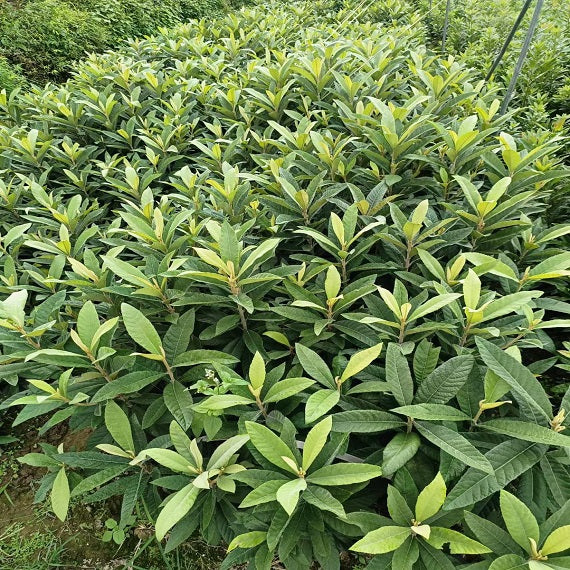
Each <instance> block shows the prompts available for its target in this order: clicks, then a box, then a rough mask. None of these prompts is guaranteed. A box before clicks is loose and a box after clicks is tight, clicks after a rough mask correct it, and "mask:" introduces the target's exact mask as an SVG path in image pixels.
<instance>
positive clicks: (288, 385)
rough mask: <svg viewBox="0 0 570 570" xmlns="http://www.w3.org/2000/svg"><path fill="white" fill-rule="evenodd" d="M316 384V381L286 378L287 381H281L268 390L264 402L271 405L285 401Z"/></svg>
mask: <svg viewBox="0 0 570 570" xmlns="http://www.w3.org/2000/svg"><path fill="white" fill-rule="evenodd" d="M314 383H315V381H314V380H310V379H309V378H285V380H281V382H277V384H273V386H271V388H269V390H267V394H265V397H264V398H263V402H264V403H266V404H270V403H271V402H280V401H281V400H285V399H286V398H290V397H291V396H294V395H295V394H298V393H299V392H302V391H303V390H305V389H306V388H308V387H309V386H312V385H313V384H314Z"/></svg>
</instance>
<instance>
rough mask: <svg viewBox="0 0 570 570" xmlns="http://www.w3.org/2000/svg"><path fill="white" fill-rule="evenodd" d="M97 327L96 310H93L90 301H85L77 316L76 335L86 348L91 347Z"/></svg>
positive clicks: (97, 317)
mask: <svg viewBox="0 0 570 570" xmlns="http://www.w3.org/2000/svg"><path fill="white" fill-rule="evenodd" d="M99 326H100V323H99V316H98V315H97V309H95V305H94V304H93V303H92V302H91V301H87V302H86V303H84V305H83V306H82V307H81V310H80V311H79V314H78V315H77V333H78V334H79V338H80V339H81V340H82V341H83V343H84V344H85V345H87V346H88V347H90V346H91V342H92V341H93V337H94V336H95V333H96V332H97V330H98V329H99Z"/></svg>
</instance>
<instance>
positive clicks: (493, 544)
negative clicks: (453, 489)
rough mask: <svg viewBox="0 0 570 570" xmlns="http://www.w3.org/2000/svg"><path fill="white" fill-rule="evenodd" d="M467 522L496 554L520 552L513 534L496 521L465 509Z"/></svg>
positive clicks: (478, 538) (479, 538)
mask: <svg viewBox="0 0 570 570" xmlns="http://www.w3.org/2000/svg"><path fill="white" fill-rule="evenodd" d="M465 522H466V523H467V526H468V527H469V529H470V530H471V532H472V533H473V534H474V535H475V536H476V538H477V540H479V541H480V542H481V543H483V544H484V545H485V546H486V547H487V548H490V549H491V550H492V551H493V552H494V553H495V554H498V555H502V554H510V553H512V552H519V546H518V545H517V543H516V542H515V541H514V540H513V539H512V538H511V535H510V534H509V533H507V532H505V531H504V530H503V529H502V528H501V527H500V526H497V525H496V524H495V523H493V522H491V521H489V520H487V519H484V518H482V517H479V516H477V515H475V514H473V513H471V512H469V511H465Z"/></svg>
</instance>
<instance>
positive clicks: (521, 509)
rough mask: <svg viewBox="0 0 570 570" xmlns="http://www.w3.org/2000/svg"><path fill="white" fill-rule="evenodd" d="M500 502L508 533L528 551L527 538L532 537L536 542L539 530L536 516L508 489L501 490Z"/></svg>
mask: <svg viewBox="0 0 570 570" xmlns="http://www.w3.org/2000/svg"><path fill="white" fill-rule="evenodd" d="M500 504H501V514H502V515H503V520H504V521H505V525H506V527H507V530H508V531H509V534H510V535H511V536H512V537H513V539H514V540H515V542H516V543H517V544H518V545H520V546H522V548H523V549H524V550H525V551H526V552H530V542H529V539H530V538H532V539H533V540H534V541H535V542H537V543H538V537H539V530H538V523H537V522H536V518H535V517H534V515H533V514H532V512H531V511H530V509H529V508H528V507H527V506H526V505H525V504H524V503H523V502H522V501H521V500H520V499H517V498H516V497H515V496H514V495H511V493H509V492H508V491H505V490H502V491H501V494H500Z"/></svg>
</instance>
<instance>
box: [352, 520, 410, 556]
mask: <svg viewBox="0 0 570 570" xmlns="http://www.w3.org/2000/svg"><path fill="white" fill-rule="evenodd" d="M410 535H411V531H410V529H409V528H406V527H402V526H384V527H382V528H379V529H378V530H373V531H372V532H369V533H368V534H367V535H366V536H365V537H364V538H363V539H362V540H359V541H358V542H357V543H356V544H354V545H352V546H351V547H350V550H355V551H356V552H364V553H366V554H384V553H385V552H392V551H393V550H396V548H398V547H399V546H400V545H401V544H403V542H404V541H405V540H406V539H407V538H408V537H409V536H410Z"/></svg>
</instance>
